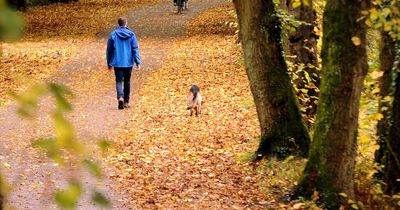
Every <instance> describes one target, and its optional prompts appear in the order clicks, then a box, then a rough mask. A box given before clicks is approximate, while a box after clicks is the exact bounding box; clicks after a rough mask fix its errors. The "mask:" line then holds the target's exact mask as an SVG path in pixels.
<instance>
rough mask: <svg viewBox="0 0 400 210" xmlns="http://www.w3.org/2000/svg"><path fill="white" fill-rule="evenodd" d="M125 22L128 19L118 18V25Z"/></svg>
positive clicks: (123, 24)
mask: <svg viewBox="0 0 400 210" xmlns="http://www.w3.org/2000/svg"><path fill="white" fill-rule="evenodd" d="M127 22H128V20H127V19H126V18H125V17H120V18H118V25H119V26H126V23H127Z"/></svg>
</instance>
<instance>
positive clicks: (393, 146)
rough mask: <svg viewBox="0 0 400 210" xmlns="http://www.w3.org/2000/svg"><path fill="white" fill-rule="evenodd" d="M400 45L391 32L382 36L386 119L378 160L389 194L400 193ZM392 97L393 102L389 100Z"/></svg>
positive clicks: (382, 103) (382, 122)
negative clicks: (390, 34)
mask: <svg viewBox="0 0 400 210" xmlns="http://www.w3.org/2000/svg"><path fill="white" fill-rule="evenodd" d="M399 60H400V43H399V41H397V42H396V41H394V40H393V39H392V38H391V37H390V36H389V34H388V33H387V32H383V33H382V48H381V55H380V64H381V69H382V71H383V73H384V74H383V76H382V77H381V78H380V89H381V91H380V93H381V98H382V99H383V100H381V101H380V103H379V108H380V112H381V113H382V114H383V116H384V117H383V118H382V119H381V120H380V121H379V122H378V137H379V138H378V144H379V146H380V147H379V150H377V152H376V153H375V160H376V162H377V163H378V164H380V165H382V166H383V170H382V171H381V172H380V173H379V175H381V176H380V178H383V181H384V182H385V184H386V185H385V187H384V190H385V192H386V193H387V194H390V195H392V194H396V193H399V192H400V182H399V181H397V180H399V179H400V64H399V62H400V61H399ZM387 96H390V97H392V99H393V100H387V99H386V100H385V97H387Z"/></svg>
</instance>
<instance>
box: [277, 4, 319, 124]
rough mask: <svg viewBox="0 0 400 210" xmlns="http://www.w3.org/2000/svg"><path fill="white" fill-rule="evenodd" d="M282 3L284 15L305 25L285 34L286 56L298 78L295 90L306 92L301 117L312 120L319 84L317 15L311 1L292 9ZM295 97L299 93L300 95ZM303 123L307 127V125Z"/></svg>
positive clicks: (315, 108)
mask: <svg viewBox="0 0 400 210" xmlns="http://www.w3.org/2000/svg"><path fill="white" fill-rule="evenodd" d="M285 2H286V3H285V4H283V6H284V7H286V10H287V11H288V13H289V14H291V15H293V16H294V17H295V18H296V19H297V20H300V21H302V22H305V23H306V24H302V25H300V26H299V27H298V28H297V30H296V31H294V32H290V33H289V34H288V54H289V55H290V56H291V57H293V59H291V61H292V62H293V63H294V69H293V72H298V73H297V74H298V76H299V78H298V79H295V80H294V85H295V86H296V88H297V89H303V90H307V97H303V98H307V99H308V100H303V101H301V102H300V103H301V105H302V106H303V107H304V108H305V112H304V114H306V116H307V118H314V117H315V114H316V110H317V100H318V95H319V94H318V91H317V87H319V84H320V71H319V70H318V68H319V63H318V47H317V42H318V39H319V36H318V35H317V34H316V32H315V30H314V28H315V27H316V26H317V14H316V12H315V10H314V9H313V1H312V0H307V3H305V2H304V0H302V1H301V2H302V4H301V5H300V6H299V7H296V8H293V7H292V5H291V3H290V2H288V1H285ZM308 80H310V81H308ZM299 94H303V93H302V92H300V93H299ZM300 97H301V96H300ZM307 124H308V125H309V126H311V124H310V123H307Z"/></svg>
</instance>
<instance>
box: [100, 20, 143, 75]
mask: <svg viewBox="0 0 400 210" xmlns="http://www.w3.org/2000/svg"><path fill="white" fill-rule="evenodd" d="M134 64H136V65H137V66H140V55H139V46H138V43H137V39H136V35H135V33H133V31H131V30H130V29H129V28H128V27H121V26H119V27H117V28H116V29H115V30H114V31H113V32H111V34H110V38H109V39H108V42H107V65H108V66H109V67H111V66H112V67H133V66H134Z"/></svg>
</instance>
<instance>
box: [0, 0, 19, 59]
mask: <svg viewBox="0 0 400 210" xmlns="http://www.w3.org/2000/svg"><path fill="white" fill-rule="evenodd" d="M23 28H24V22H23V19H22V17H21V16H20V15H18V14H17V13H15V12H13V11H12V10H11V9H9V8H8V7H7V6H6V3H5V1H4V0H0V41H13V40H16V39H18V38H20V37H21V36H22V30H23ZM0 55H1V53H0Z"/></svg>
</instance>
